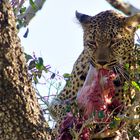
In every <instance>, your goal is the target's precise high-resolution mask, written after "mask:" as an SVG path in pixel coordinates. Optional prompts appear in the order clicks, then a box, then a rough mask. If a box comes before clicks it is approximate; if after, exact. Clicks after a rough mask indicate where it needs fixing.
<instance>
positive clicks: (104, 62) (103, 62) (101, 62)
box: [98, 61, 108, 66]
mask: <svg viewBox="0 0 140 140" xmlns="http://www.w3.org/2000/svg"><path fill="white" fill-rule="evenodd" d="M107 63H108V62H107V61H98V64H100V65H102V66H104V65H105V64H107Z"/></svg>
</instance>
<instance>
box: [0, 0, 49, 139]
mask: <svg viewBox="0 0 140 140" xmlns="http://www.w3.org/2000/svg"><path fill="white" fill-rule="evenodd" d="M47 131H48V125H47V123H46V122H45V119H44V117H43V114H42V112H41V110H40V107H39V104H38V102H37V98H36V95H35V91H34V89H33V87H32V82H31V80H30V79H29V77H28V73H27V66H26V62H25V58H24V55H23V52H22V50H21V47H20V40H19V38H18V36H17V30H16V24H15V18H14V14H13V11H12V8H11V6H10V5H9V3H8V1H7V0H0V140H49V139H50V138H49V135H48V133H47Z"/></svg>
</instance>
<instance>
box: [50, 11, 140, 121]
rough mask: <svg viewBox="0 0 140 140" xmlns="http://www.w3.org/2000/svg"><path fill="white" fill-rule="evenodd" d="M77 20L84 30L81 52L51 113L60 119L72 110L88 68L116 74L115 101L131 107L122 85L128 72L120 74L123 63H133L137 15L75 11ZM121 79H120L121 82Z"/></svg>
mask: <svg viewBox="0 0 140 140" xmlns="http://www.w3.org/2000/svg"><path fill="white" fill-rule="evenodd" d="M76 18H77V20H78V23H79V24H80V26H81V27H82V30H83V46H84V47H83V51H82V52H81V54H80V55H79V57H78V59H77V60H76V61H75V63H74V65H73V69H72V72H71V74H70V77H69V84H66V86H65V87H64V89H63V90H62V91H61V93H60V94H59V95H58V96H57V97H56V98H55V99H54V100H53V101H52V102H51V105H50V112H51V114H52V116H53V118H55V120H59V119H60V118H63V116H65V112H66V111H65V110H66V109H67V105H70V106H71V108H72V106H73V104H75V102H76V98H77V93H78V91H79V89H80V88H82V86H83V84H84V81H85V79H86V76H87V73H88V70H89V67H90V65H92V66H93V67H95V68H96V69H100V68H105V69H109V70H113V71H114V72H115V73H117V74H118V73H119V74H118V75H119V76H118V78H116V79H115V80H114V81H113V83H114V86H115V99H116V98H117V99H118V100H119V101H120V102H121V103H122V104H123V106H124V107H125V108H126V107H127V106H130V105H131V102H132V100H131V94H130V93H128V94H126V91H125V90H124V88H123V85H124V84H125V83H126V81H127V80H128V81H129V79H130V78H131V75H130V74H129V73H127V74H122V73H123V72H122V71H123V70H124V71H125V68H123V70H120V69H121V67H124V66H125V64H129V68H130V67H131V64H132V63H133V53H134V50H135V49H134V41H135V40H134V37H135V33H136V31H137V29H138V25H139V24H140V13H136V14H135V15H132V16H129V17H127V16H125V15H124V14H122V13H119V12H116V11H114V10H106V11H103V12H100V13H99V14H97V15H94V16H90V15H87V14H83V13H79V12H78V11H76ZM120 79H121V80H120Z"/></svg>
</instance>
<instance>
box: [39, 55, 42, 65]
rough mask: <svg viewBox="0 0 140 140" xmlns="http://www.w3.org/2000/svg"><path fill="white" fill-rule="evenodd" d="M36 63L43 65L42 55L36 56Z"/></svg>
mask: <svg viewBox="0 0 140 140" xmlns="http://www.w3.org/2000/svg"><path fill="white" fill-rule="evenodd" d="M38 63H39V64H40V65H43V58H42V57H38Z"/></svg>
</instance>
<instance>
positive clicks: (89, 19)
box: [76, 10, 140, 68]
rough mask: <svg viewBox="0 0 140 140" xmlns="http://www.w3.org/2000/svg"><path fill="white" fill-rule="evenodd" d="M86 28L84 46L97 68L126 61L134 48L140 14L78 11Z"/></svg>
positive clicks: (79, 18) (84, 28)
mask: <svg viewBox="0 0 140 140" xmlns="http://www.w3.org/2000/svg"><path fill="white" fill-rule="evenodd" d="M76 17H77V19H78V20H79V22H80V24H81V25H82V28H83V32H84V36H83V37H84V47H85V48H86V49H87V50H88V52H89V55H90V61H91V63H92V65H94V67H96V68H101V67H102V68H112V67H114V66H115V65H118V64H124V63H125V62H126V61H128V59H129V58H130V55H131V54H132V51H133V48H134V35H135V31H136V29H137V26H138V24H140V14H139V13H138V14H136V15H133V16H131V17H126V16H124V15H123V14H120V13H117V12H115V11H112V10H108V11H104V12H101V13H99V14H97V15H95V16H89V15H85V14H81V13H78V12H76Z"/></svg>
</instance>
